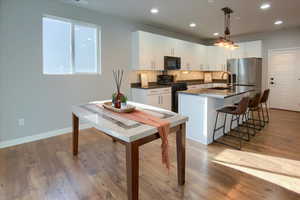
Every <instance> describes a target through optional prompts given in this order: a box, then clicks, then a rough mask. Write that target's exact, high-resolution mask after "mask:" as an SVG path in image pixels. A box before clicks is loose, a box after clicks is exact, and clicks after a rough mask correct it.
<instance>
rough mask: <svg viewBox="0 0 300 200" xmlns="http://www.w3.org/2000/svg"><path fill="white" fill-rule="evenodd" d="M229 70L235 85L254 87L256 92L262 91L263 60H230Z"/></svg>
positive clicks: (228, 62)
mask: <svg viewBox="0 0 300 200" xmlns="http://www.w3.org/2000/svg"><path fill="white" fill-rule="evenodd" d="M227 69H228V72H230V73H231V76H232V80H233V83H234V84H236V85H240V86H254V87H255V90H256V91H261V85H262V84H261V83H262V80H261V79H262V58H242V59H229V60H227Z"/></svg>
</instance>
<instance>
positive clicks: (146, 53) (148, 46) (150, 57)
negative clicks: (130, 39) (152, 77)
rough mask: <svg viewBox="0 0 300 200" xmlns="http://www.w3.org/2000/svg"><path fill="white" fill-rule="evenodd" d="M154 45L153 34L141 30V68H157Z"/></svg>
mask: <svg viewBox="0 0 300 200" xmlns="http://www.w3.org/2000/svg"><path fill="white" fill-rule="evenodd" d="M153 47H154V45H153V37H152V34H150V33H145V32H139V56H140V58H139V59H140V68H142V69H149V70H154V69H155V55H154V52H153Z"/></svg>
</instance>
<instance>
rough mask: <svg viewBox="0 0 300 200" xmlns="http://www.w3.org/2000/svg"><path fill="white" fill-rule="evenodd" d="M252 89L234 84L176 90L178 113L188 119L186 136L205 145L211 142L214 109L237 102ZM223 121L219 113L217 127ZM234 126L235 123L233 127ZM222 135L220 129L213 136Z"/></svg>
mask: <svg viewBox="0 0 300 200" xmlns="http://www.w3.org/2000/svg"><path fill="white" fill-rule="evenodd" d="M253 90H254V89H253V87H248V86H234V87H232V88H222V87H220V88H214V89H194V90H186V91H180V92H178V98H179V99H178V100H179V113H180V114H181V115H184V116H187V117H189V119H190V120H189V121H188V122H187V137H188V138H189V139H192V140H195V141H197V142H200V143H202V144H205V145H207V144H210V143H212V142H213V129H214V124H215V119H216V114H217V112H216V110H217V109H218V108H221V107H223V106H227V105H233V104H234V103H236V102H239V101H240V99H241V98H242V97H244V96H249V95H250V92H253ZM223 121H224V116H223V115H220V117H219V119H218V127H219V126H221V125H222V124H223ZM229 121H230V120H227V123H226V131H229V126H230V122H229ZM235 126H236V124H234V126H233V127H235ZM222 135H223V132H222V130H219V131H218V132H217V133H216V136H215V137H216V138H219V137H221V136H222Z"/></svg>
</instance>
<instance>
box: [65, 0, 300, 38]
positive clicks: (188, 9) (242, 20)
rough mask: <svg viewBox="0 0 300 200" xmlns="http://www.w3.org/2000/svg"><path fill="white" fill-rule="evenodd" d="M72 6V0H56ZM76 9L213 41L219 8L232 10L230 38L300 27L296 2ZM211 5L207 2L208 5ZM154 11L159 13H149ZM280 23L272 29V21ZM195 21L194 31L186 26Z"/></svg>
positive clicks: (117, 1)
mask: <svg viewBox="0 0 300 200" xmlns="http://www.w3.org/2000/svg"><path fill="white" fill-rule="evenodd" d="M60 1H66V2H71V3H73V2H74V1H75V0H60ZM81 1H82V3H79V4H77V5H78V6H82V7H86V8H90V9H94V10H98V11H101V12H102V13H108V14H112V15H117V16H121V17H125V18H128V19H130V20H134V21H136V22H138V23H143V24H148V25H152V26H156V27H160V28H164V29H167V30H170V31H176V32H180V33H184V34H190V35H194V36H197V37H200V38H213V37H214V36H213V33H214V32H220V33H223V29H224V28H223V27H224V25H223V22H224V16H223V13H222V11H221V8H223V7H225V6H228V7H230V8H232V9H233V10H234V14H233V16H232V35H242V34H248V33H257V32H265V31H272V30H276V29H280V28H287V27H295V26H300V0H266V1H265V0H81ZM210 2H211V3H210ZM263 2H269V3H270V4H271V8H270V9H269V10H265V11H262V10H260V9H259V6H260V5H261V4H262V3H263ZM152 7H155V8H158V9H159V13H158V14H156V15H153V14H151V13H150V12H149V10H150V9H151V8H152ZM277 19H280V20H282V21H284V23H283V24H282V25H280V26H275V25H274V24H273V23H274V21H275V20H277ZM190 22H195V23H196V24H197V27H196V28H190V27H189V23H190Z"/></svg>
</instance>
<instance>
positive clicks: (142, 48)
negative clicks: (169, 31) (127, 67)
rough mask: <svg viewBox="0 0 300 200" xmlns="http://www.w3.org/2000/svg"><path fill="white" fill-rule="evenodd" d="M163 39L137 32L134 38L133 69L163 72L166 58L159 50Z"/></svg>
mask: <svg viewBox="0 0 300 200" xmlns="http://www.w3.org/2000/svg"><path fill="white" fill-rule="evenodd" d="M162 41H163V40H162V38H161V37H160V36H158V35H155V34H152V33H147V32H142V31H137V32H134V33H133V36H132V50H133V51H132V68H133V69H136V70H163V69H164V58H163V57H162V56H161V53H160V52H159V51H157V50H160V51H162V49H159V48H158V45H159V44H160V42H162Z"/></svg>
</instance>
